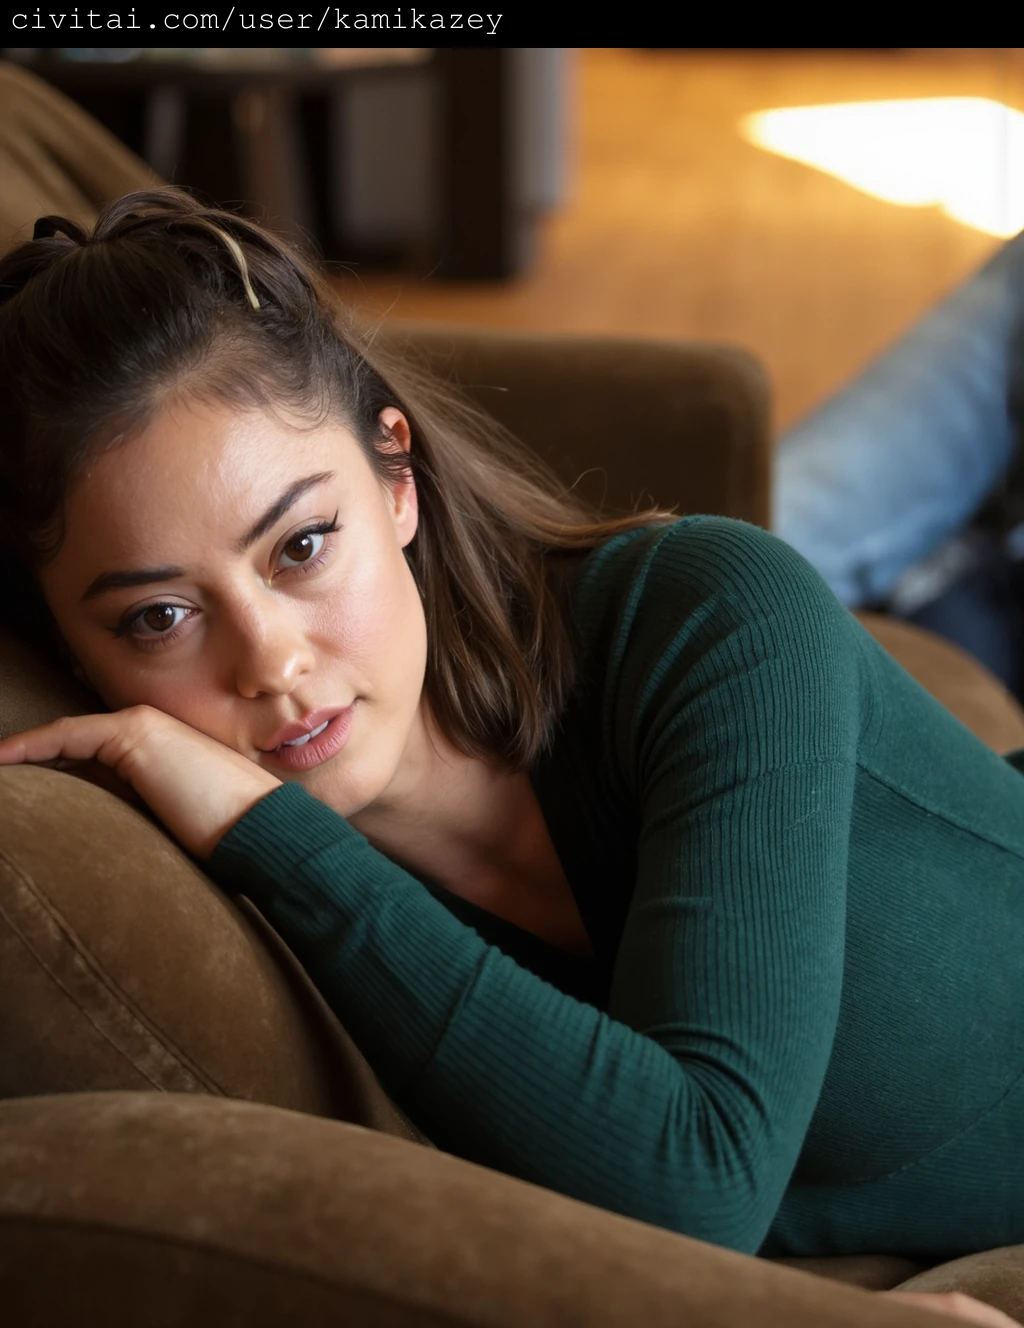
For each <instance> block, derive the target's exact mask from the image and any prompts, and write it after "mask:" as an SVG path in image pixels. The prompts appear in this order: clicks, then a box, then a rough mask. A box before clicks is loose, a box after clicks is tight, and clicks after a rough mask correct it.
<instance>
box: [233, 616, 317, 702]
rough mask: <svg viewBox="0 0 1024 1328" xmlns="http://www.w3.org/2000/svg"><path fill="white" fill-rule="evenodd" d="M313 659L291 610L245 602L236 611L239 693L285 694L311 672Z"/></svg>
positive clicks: (251, 696) (256, 694)
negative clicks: (242, 607) (241, 611)
mask: <svg viewBox="0 0 1024 1328" xmlns="http://www.w3.org/2000/svg"><path fill="white" fill-rule="evenodd" d="M314 662H315V661H314V656H313V652H312V649H311V648H310V645H309V642H308V640H307V638H306V633H305V630H304V628H303V625H302V623H301V622H300V621H299V620H298V618H297V617H296V616H295V614H294V611H293V612H289V611H288V609H287V608H285V607H284V606H277V605H274V604H272V603H269V602H264V603H262V604H259V605H248V606H246V609H245V610H244V612H243V613H241V614H240V617H239V622H238V628H237V639H236V642H235V647H234V673H235V687H236V688H237V691H238V694H239V695H240V696H244V697H245V698H246V699H255V698H256V697H258V696H267V695H271V696H284V695H287V694H288V693H289V692H291V691H292V690H293V688H294V687H295V686H296V684H297V683H298V682H299V680H300V679H301V678H303V677H304V676H305V675H306V674H308V673H311V672H312V670H313V666H314Z"/></svg>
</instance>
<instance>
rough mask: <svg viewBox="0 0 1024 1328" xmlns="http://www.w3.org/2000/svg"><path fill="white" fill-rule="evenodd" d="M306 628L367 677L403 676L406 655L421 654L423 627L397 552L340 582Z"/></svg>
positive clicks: (412, 585)
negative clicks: (399, 672)
mask: <svg viewBox="0 0 1024 1328" xmlns="http://www.w3.org/2000/svg"><path fill="white" fill-rule="evenodd" d="M311 628H312V632H313V634H314V636H315V638H316V639H317V640H319V641H320V642H321V643H323V644H324V645H325V646H327V647H328V648H329V649H330V650H331V652H332V653H334V654H337V655H339V656H341V657H342V658H343V659H344V660H345V662H346V663H350V664H351V665H353V667H354V668H355V669H356V670H357V671H358V672H360V673H362V672H364V671H365V673H366V675H367V677H368V678H369V677H373V676H376V677H381V676H382V675H384V674H387V673H390V672H392V671H394V670H395V669H396V668H402V669H403V671H406V672H407V671H408V663H409V654H410V652H413V653H416V652H418V650H420V649H422V651H423V653H425V634H426V625H425V620H424V615H423V606H422V604H421V603H420V598H419V594H418V592H417V590H416V584H415V582H414V580H413V577H412V573H411V572H410V571H409V568H408V565H407V564H406V562H405V558H404V557H403V556H402V554H401V552H400V551H399V552H398V553H397V556H391V557H389V558H387V559H386V560H385V559H383V558H382V559H380V560H379V561H376V562H375V563H371V564H369V565H368V566H366V567H365V568H363V569H360V572H359V574H358V575H357V576H346V577H345V578H343V580H342V581H341V582H340V583H339V584H338V586H337V587H336V588H335V589H334V590H333V591H332V593H330V594H329V595H327V596H325V598H324V600H323V601H322V602H321V603H320V604H319V605H318V606H317V607H316V609H315V611H314V614H313V615H312V619H311ZM421 642H423V643H424V644H423V645H422V647H421V646H420V643H421Z"/></svg>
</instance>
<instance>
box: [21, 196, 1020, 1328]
mask: <svg viewBox="0 0 1024 1328" xmlns="http://www.w3.org/2000/svg"><path fill="white" fill-rule="evenodd" d="M0 299H2V304H0V366H2V369H0V373H2V375H3V384H2V392H0V402H2V404H0V411H2V412H3V416H2V419H0V439H2V443H0V448H2V463H0V464H2V468H3V477H2V482H0V494H2V498H0V504H2V508H0V523H2V531H3V539H4V544H5V551H6V552H5V565H6V566H7V568H8V586H7V594H6V596H5V600H6V603H7V605H8V608H9V611H10V613H11V615H12V616H13V617H14V618H16V620H17V622H18V624H19V627H20V629H21V630H22V631H25V632H28V633H30V634H34V635H35V636H36V637H37V639H39V640H40V641H44V642H49V643H50V644H51V645H52V647H53V648H54V649H56V650H58V651H61V652H63V653H64V654H65V656H66V657H67V658H68V660H69V662H70V663H71V664H72V667H73V668H74V669H75V670H76V672H77V673H78V675H79V677H80V678H82V679H83V680H84V681H85V682H87V683H88V684H89V685H90V686H91V687H92V688H93V689H94V691H95V692H96V695H97V696H98V698H99V699H100V701H101V702H102V703H103V705H104V706H106V707H107V710H106V712H103V713H97V714H95V715H89V716H83V717H78V718H74V719H66V720H61V721H58V722H57V723H55V724H49V725H45V726H43V727H41V728H38V729H34V730H31V731H29V732H27V733H24V734H20V735H15V736H13V737H11V738H8V739H6V740H5V741H4V742H2V743H0V762H4V763H11V762H19V761H38V762H58V763H62V764H66V763H79V762H85V763H90V762H92V763H96V762H98V763H100V765H102V766H103V767H105V768H107V769H108V770H111V771H113V772H115V773H116V775H117V777H118V778H119V779H120V780H121V781H123V785H124V786H127V787H130V790H132V791H133V792H134V795H136V796H137V797H139V798H141V799H142V800H143V802H144V803H145V804H146V805H147V806H148V807H149V808H150V809H151V811H152V812H153V813H154V814H155V815H156V816H157V817H159V818H160V820H161V821H163V823H164V824H165V825H166V826H167V828H168V829H169V830H170V831H171V832H172V833H173V834H174V835H175V836H176V837H177V838H178V840H179V841H180V842H181V844H182V845H183V846H184V847H185V849H187V850H188V851H189V852H190V853H191V854H192V855H194V856H195V857H196V858H197V859H198V860H200V861H201V862H202V863H203V865H204V868H205V870H206V871H207V872H208V873H209V874H210V875H211V876H212V877H213V878H214V879H215V880H216V881H218V882H219V883H221V884H222V885H223V886H224V887H225V888H227V889H229V890H234V889H237V890H244V892H245V893H246V894H247V895H248V896H249V897H250V898H251V899H253V900H254V902H255V903H257V905H258V906H259V907H260V909H261V910H262V911H263V912H264V913H265V914H266V916H267V917H268V918H269V920H270V921H271V922H272V924H273V925H274V926H275V927H276V928H277V929H278V930H279V931H280V933H281V934H282V936H283V937H284V938H285V939H286V941H287V942H288V943H289V945H290V946H291V947H292V948H293V950H294V951H295V952H296V954H297V955H298V957H299V959H300V960H301V962H302V963H303V964H304V965H305V967H306V968H307V970H308V971H309V973H310V975H311V976H312V978H313V980H314V981H315V982H316V983H317V985H318V986H319V987H320V989H321V990H322V991H323V993H324V994H325V996H326V998H327V999H328V1001H329V1002H331V1003H332V1004H333V1005H334V1006H335V1007H336V1008H337V1009H338V1010H339V1011H340V1012H341V1014H342V1017H343V1019H344V1022H345V1024H346V1027H347V1028H348V1029H349V1030H350V1031H351V1032H352V1033H353V1035H354V1036H355V1037H356V1039H357V1041H358V1042H359V1044H360V1046H361V1047H362V1049H363V1050H364V1052H365V1053H366V1054H367V1056H368V1057H369V1059H370V1060H371V1063H372V1064H373V1066H374V1068H375V1069H376V1071H377V1072H378V1074H379V1076H380V1078H381V1080H382V1082H383V1083H384V1086H385V1087H386V1088H387V1089H388V1091H389V1092H390V1093H391V1094H392V1095H393V1096H394V1097H395V1098H396V1100H397V1101H398V1102H399V1103H400V1105H402V1106H403V1107H404V1108H405V1109H406V1111H407V1112H408V1113H409V1114H410V1115H411V1116H412V1118H413V1119H414V1120H415V1121H416V1122H417V1124H419V1125H420V1126H421V1127H422V1128H423V1129H424V1130H425V1131H426V1133H427V1134H428V1135H430V1136H431V1137H432V1138H433V1139H434V1140H435V1141H436V1142H437V1143H438V1144H439V1145H440V1146H441V1147H442V1148H448V1149H450V1150H451V1151H453V1152H458V1153H460V1154H461V1155H463V1156H466V1157H469V1158H471V1159H473V1160H475V1161H478V1162H481V1163H484V1164H486V1165H488V1166H491V1167H494V1168H496V1169H498V1170H501V1171H505V1172H508V1173H511V1174H513V1175H517V1176H520V1177H523V1178H525V1179H528V1180H532V1181H535V1182H537V1183H539V1184H542V1185H545V1186H548V1187H549V1188H552V1189H556V1190H560V1191H562V1192H563V1193H565V1194H568V1195H572V1196H574V1197H576V1198H579V1199H583V1200H586V1201H588V1202H591V1203H594V1204H597V1205H600V1206H602V1207H605V1208H609V1209H613V1210H615V1211H618V1212H621V1213H625V1214H628V1215H630V1216H633V1217H637V1218H640V1219H642V1220H645V1221H648V1222H652V1223H656V1224H659V1225H663V1226H666V1227H669V1228H672V1229H675V1230H677V1231H681V1232H685V1233H687V1234H689V1235H692V1236H696V1237H698V1238H701V1239H704V1240H708V1241H712V1242H714V1243H717V1244H721V1245H727V1246H731V1247H733V1248H735V1249H738V1250H745V1251H748V1252H750V1253H755V1252H760V1253H762V1254H767V1255H781V1254H794V1255H811V1254H823V1253H837V1252H849V1253H853V1252H858V1251H878V1250H889V1251H893V1252H900V1253H905V1254H908V1255H918V1256H921V1257H923V1258H926V1259H932V1260H933V1261H939V1260H941V1259H942V1258H945V1257H949V1256H952V1255H958V1254H962V1253H965V1252H967V1251H968V1250H972V1249H982V1248H989V1247H992V1246H994V1245H1002V1244H1009V1243H1012V1242H1014V1241H1024V1148H1022V1144H1024V1112H1022V1106H1024V1086H1022V1081H1021V1070H1022V1068H1024V1021H1022V1020H1021V1017H1020V1015H1021V1005H1022V996H1021V989H1020V979H1019V970H1020V958H1019V957H1020V955H1021V954H1022V953H1024V784H1022V783H1021V781H1020V774H1019V773H1018V771H1017V769H1015V768H1014V766H1013V765H1012V764H1011V763H1009V762H1007V761H1004V760H1002V759H1000V758H999V757H997V756H995V755H994V754H993V753H992V752H990V751H989V750H988V749H987V748H985V747H984V746H983V745H982V744H981V743H979V742H978V741H977V740H976V739H974V738H973V737H972V735H970V734H969V733H968V732H967V731H966V730H965V729H963V728H962V727H961V726H960V725H959V724H958V723H957V722H956V721H955V720H953V719H952V718H951V717H950V716H949V715H948V713H947V712H946V711H945V710H944V709H943V708H942V707H941V706H939V705H938V704H937V703H936V702H935V701H933V700H932V699H931V698H930V697H928V696H927V695H926V694H925V693H924V692H923V691H922V690H921V689H920V688H919V687H918V686H917V685H916V684H915V683H913V682H912V681H911V680H910V679H909V677H908V676H907V675H906V674H905V673H903V671H902V670H901V669H899V668H898V666H897V665H896V664H895V663H894V662H893V661H892V660H890V659H889V657H888V656H886V655H885V654H884V652H882V651H881V649H880V648H878V647H877V646H876V645H875V643H874V642H873V641H872V640H871V638H870V637H868V636H867V634H866V633H864V632H863V630H862V629H861V628H860V627H859V626H858V624H857V623H856V621H855V620H854V619H853V618H852V617H851V616H850V615H849V614H848V613H847V612H846V610H845V609H843V608H842V606H841V605H840V604H839V602H838V601H837V600H836V599H835V597H834V596H833V595H832V593H831V592H830V591H829V589H828V588H827V586H826V585H825V583H824V582H823V581H822V579H821V578H820V577H819V575H818V574H817V573H816V572H815V571H814V570H813V569H812V568H811V567H810V566H809V565H808V564H807V563H806V562H805V561H804V560H803V558H802V557H801V556H799V555H798V554H796V553H795V552H794V551H793V550H792V549H790V548H789V547H788V546H787V545H785V544H783V543H782V542H781V541H779V540H777V539H775V538H773V537H772V536H770V535H768V534H766V533H764V532H763V531H760V530H758V529H756V528H754V527H751V526H747V525H744V524H743V523H740V522H735V521H730V520H726V519H724V518H707V517H691V518H685V519H683V520H681V521H674V520H672V519H671V518H670V517H669V516H668V514H665V513H661V512H649V513H644V514H642V515H639V516H637V517H634V518H630V519H627V520H621V521H602V520H601V519H599V518H598V517H597V516H596V515H594V514H591V513H588V512H586V511H585V510H583V509H582V508H581V507H580V506H579V505H577V504H576V503H574V502H570V500H569V499H568V498H567V497H566V496H565V495H564V494H560V493H558V492H557V490H556V489H555V488H553V487H552V486H551V485H550V484H549V483H548V482H547V481H546V480H544V479H543V477H541V476H539V475H537V474H536V473H533V472H531V471H529V470H528V469H527V468H526V467H525V463H524V462H523V461H522V459H521V458H520V457H519V456H518V454H515V453H513V452H512V451H510V450H509V449H508V448H507V447H506V446H505V445H504V444H502V443H501V440H499V439H496V438H493V437H486V436H485V435H484V432H483V430H484V428H485V426H484V425H483V422H482V421H481V420H479V419H478V418H476V417H475V416H473V415H472V414H471V413H470V412H467V411H465V410H461V411H460V410H459V409H456V408H454V407H451V406H449V405H447V404H446V403H445V402H444V401H443V400H442V399H441V398H440V397H439V396H438V395H437V393H436V392H435V391H434V390H433V389H432V388H428V387H425V386H424V385H423V384H421V383H419V382H418V381H417V380H416V379H415V377H414V376H413V375H412V374H411V373H410V371H409V370H408V368H407V367H405V366H400V365H389V366H384V365H382V364H381V363H378V361H377V358H376V355H375V353H374V351H373V350H372V348H371V347H368V346H364V345H362V344H360V343H359V342H358V339H357V338H356V337H355V334H353V333H351V332H346V331H343V330H342V329H341V328H340V326H339V322H338V313H337V310H336V309H335V308H334V307H333V305H332V303H331V301H330V298H329V296H328V295H327V294H325V292H324V291H323V289H322V288H321V287H320V285H319V284H318V282H317V280H316V279H315V277H314V276H313V275H312V274H311V273H310V272H309V271H308V270H307V269H306V268H305V267H304V266H303V265H302V263H301V262H300V261H299V260H298V259H297V258H296V257H295V256H294V255H293V254H291V253H289V252H288V251H287V250H286V249H284V248H283V247H282V246H281V245H280V244H279V243H278V242H277V241H276V240H274V239H272V238H271V237H270V236H268V235H266V234H265V233H263V232H262V231H260V230H259V229H258V228H256V227H254V226H253V225H251V224H250V223H248V222H244V221H242V220H240V219H239V218H236V217H234V216H231V215H230V214H225V213H218V212H212V211H209V210H205V209H203V208H201V207H200V206H199V205H198V204H197V203H195V202H193V201H192V200H191V199H190V198H188V197H187V196H185V195H182V194H179V193H174V192H168V193H159V194H139V195H134V196H129V197H128V198H125V199H122V200H121V201H120V202H119V203H117V204H114V205H113V206H112V207H110V208H109V209H108V210H107V211H106V212H105V213H104V214H103V215H102V216H101V218H100V220H99V222H98V224H97V227H96V229H95V231H94V232H93V233H92V234H91V235H85V234H83V233H82V232H81V231H79V230H78V229H77V228H76V227H74V226H73V225H72V224H70V223H68V222H66V221H62V220H60V219H54V218H48V219H44V221H42V222H40V223H39V224H38V225H37V228H36V238H35V239H34V240H33V241H31V242H29V243H28V244H26V245H24V246H22V247H21V248H20V249H18V250H16V251H15V252H14V253H12V254H11V255H10V256H8V257H7V258H6V259H5V260H3V262H2V263H0ZM1008 1160H1009V1162H1008ZM1008 1172H1009V1178H1008ZM938 1303H939V1304H945V1302H938ZM946 1307H947V1308H948V1305H947V1306H946ZM957 1308H960V1309H963V1308H964V1307H963V1305H962V1304H958V1306H957ZM976 1312H977V1313H978V1314H979V1315H980V1314H983V1313H985V1311H983V1310H982V1309H981V1308H977V1309H976ZM979 1321H990V1322H996V1321H997V1320H996V1319H991V1318H990V1319H988V1320H985V1319H979ZM998 1321H1003V1320H1002V1319H1001V1318H1000V1319H999V1320H998Z"/></svg>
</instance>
